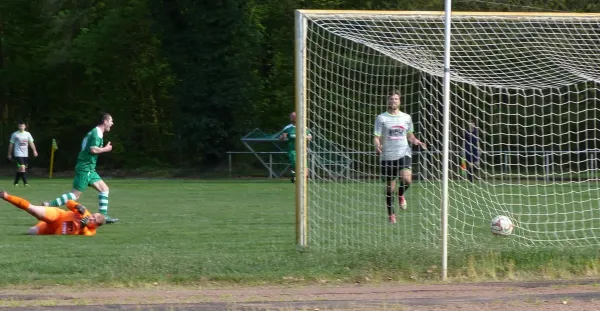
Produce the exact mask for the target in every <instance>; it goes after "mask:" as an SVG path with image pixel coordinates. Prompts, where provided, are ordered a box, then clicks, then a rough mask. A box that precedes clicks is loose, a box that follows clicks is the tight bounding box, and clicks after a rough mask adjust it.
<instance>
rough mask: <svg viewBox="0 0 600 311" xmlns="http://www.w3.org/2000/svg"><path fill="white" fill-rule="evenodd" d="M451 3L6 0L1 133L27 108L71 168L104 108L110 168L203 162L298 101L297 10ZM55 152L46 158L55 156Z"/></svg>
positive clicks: (579, 6) (544, 4) (41, 135)
mask: <svg viewBox="0 0 600 311" xmlns="http://www.w3.org/2000/svg"><path fill="white" fill-rule="evenodd" d="M298 8H313V9H372V10H385V9H388V10H442V9H443V1H441V0H427V1H420V2H417V1H409V0H366V1H364V0H360V1H359V0H304V1H300V0H264V1H258V0H215V1H191V0H178V1H166V0H102V1H97V0H84V1H74V0H3V1H0V137H2V139H1V140H0V142H1V146H2V147H3V148H6V146H7V140H8V137H9V135H10V132H12V131H13V130H14V129H15V127H16V125H15V121H16V119H24V120H26V122H28V125H29V128H30V130H31V132H32V134H33V136H34V138H35V139H36V142H37V144H38V147H39V149H40V151H42V153H41V156H42V158H43V159H47V158H48V152H47V150H49V149H50V143H51V139H52V138H56V139H57V140H58V142H59V146H60V149H59V156H58V157H57V161H58V163H57V169H71V168H72V167H73V164H74V161H75V153H76V152H77V151H78V148H79V144H80V140H81V138H82V137H83V135H84V134H85V132H86V131H88V130H89V129H90V128H91V127H93V126H94V123H95V118H96V116H97V114H98V113H99V112H101V111H107V112H110V113H111V114H113V116H114V119H115V126H114V128H113V130H114V131H113V132H112V133H109V134H108V136H107V140H110V141H111V142H112V143H113V145H114V146H115V149H114V152H113V153H111V154H110V155H106V156H103V158H104V160H102V161H100V164H101V165H102V166H105V167H107V168H123V167H127V168H132V167H136V166H144V165H165V164H167V163H169V164H178V165H184V166H186V165H196V164H199V163H202V162H204V163H206V162H209V163H212V162H214V161H218V160H220V159H222V158H223V156H224V153H225V151H227V150H232V149H237V148H239V147H240V146H239V138H240V137H241V136H243V135H244V134H245V133H247V132H248V131H249V130H251V129H253V128H255V127H260V128H262V129H264V130H265V131H272V132H275V131H278V130H279V129H281V127H282V126H283V125H285V124H286V123H287V122H288V118H287V116H288V113H289V112H290V111H291V110H293V109H294V57H293V55H294V40H293V38H294V10H295V9H298ZM454 9H456V10H471V11H476V10H494V11H531V10H542V11H582V12H598V11H599V10H600V1H598V0H584V1H582V0H577V1H576V0H552V1H541V0H503V1H481V0H459V1H455V3H454ZM44 162H45V161H44Z"/></svg>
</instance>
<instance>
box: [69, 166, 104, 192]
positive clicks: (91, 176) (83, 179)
mask: <svg viewBox="0 0 600 311" xmlns="http://www.w3.org/2000/svg"><path fill="white" fill-rule="evenodd" d="M101 180H102V178H100V175H98V173H96V171H93V172H87V171H79V172H78V171H76V172H75V178H74V179H73V189H75V190H77V191H82V192H83V190H85V189H86V188H87V187H89V186H91V185H92V184H93V183H95V182H98V181H101Z"/></svg>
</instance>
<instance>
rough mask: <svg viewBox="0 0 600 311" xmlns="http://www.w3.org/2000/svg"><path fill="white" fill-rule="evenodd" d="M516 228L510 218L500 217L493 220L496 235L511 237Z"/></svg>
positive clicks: (493, 229)
mask: <svg viewBox="0 0 600 311" xmlns="http://www.w3.org/2000/svg"><path fill="white" fill-rule="evenodd" d="M514 227H515V226H514V225H513V223H512V220H510V218H508V217H506V216H504V215H498V216H496V217H494V219H492V233H493V234H496V235H511V233H512V231H513V228H514Z"/></svg>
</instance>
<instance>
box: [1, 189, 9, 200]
mask: <svg viewBox="0 0 600 311" xmlns="http://www.w3.org/2000/svg"><path fill="white" fill-rule="evenodd" d="M7 195H8V193H7V192H6V191H4V190H0V199H5V198H6V196H7Z"/></svg>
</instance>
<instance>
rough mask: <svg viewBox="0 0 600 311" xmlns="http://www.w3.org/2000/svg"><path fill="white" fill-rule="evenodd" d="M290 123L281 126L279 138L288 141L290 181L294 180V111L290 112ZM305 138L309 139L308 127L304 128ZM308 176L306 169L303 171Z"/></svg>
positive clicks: (310, 136) (310, 135)
mask: <svg viewBox="0 0 600 311" xmlns="http://www.w3.org/2000/svg"><path fill="white" fill-rule="evenodd" d="M290 122H291V123H290V124H288V125H287V126H286V127H284V128H283V131H282V133H281V135H280V136H279V139H280V140H287V142H288V159H289V161H290V166H291V167H292V182H294V181H296V171H295V170H296V113H295V112H292V113H291V114H290ZM306 139H308V140H311V139H312V134H311V133H310V130H309V129H306ZM305 174H306V176H308V169H307V170H306V171H305Z"/></svg>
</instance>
